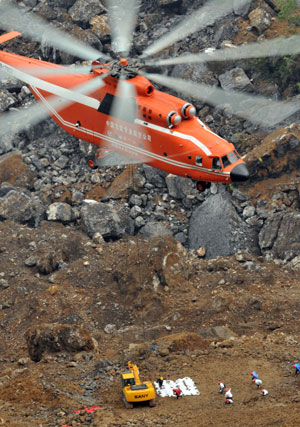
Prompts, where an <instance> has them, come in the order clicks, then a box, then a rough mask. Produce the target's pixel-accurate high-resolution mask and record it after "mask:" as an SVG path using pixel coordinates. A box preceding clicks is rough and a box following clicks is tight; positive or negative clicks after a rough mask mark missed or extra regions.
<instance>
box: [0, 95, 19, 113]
mask: <svg viewBox="0 0 300 427" xmlns="http://www.w3.org/2000/svg"><path fill="white" fill-rule="evenodd" d="M15 104H16V98H15V97H14V96H12V95H11V93H10V92H8V90H6V89H0V113H3V111H6V110H8V109H9V108H10V107H13V106H14V105H15Z"/></svg>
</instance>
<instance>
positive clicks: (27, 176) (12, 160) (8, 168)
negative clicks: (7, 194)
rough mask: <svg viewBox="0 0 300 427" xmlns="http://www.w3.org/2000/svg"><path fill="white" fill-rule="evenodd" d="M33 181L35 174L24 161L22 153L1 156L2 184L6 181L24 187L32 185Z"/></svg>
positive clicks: (0, 181) (0, 174)
mask: <svg viewBox="0 0 300 427" xmlns="http://www.w3.org/2000/svg"><path fill="white" fill-rule="evenodd" d="M0 145H1V143H0ZM33 181H34V175H33V173H32V172H31V170H30V169H29V168H28V167H27V166H26V164H25V163H24V162H23V160H22V156H21V154H20V153H16V152H14V153H7V154H5V155H3V156H1V157H0V185H1V184H2V183H4V182H5V183H8V184H11V185H13V186H15V187H21V188H24V187H31V186H32V185H33Z"/></svg>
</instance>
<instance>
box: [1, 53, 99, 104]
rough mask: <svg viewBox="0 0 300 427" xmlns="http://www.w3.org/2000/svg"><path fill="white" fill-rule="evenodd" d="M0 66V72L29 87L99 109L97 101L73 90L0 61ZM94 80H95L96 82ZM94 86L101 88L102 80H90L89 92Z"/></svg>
mask: <svg viewBox="0 0 300 427" xmlns="http://www.w3.org/2000/svg"><path fill="white" fill-rule="evenodd" d="M0 66H2V70H1V72H4V73H6V74H8V75H9V76H13V77H15V78H17V79H19V80H22V81H23V82H25V83H27V84H28V85H30V86H33V87H37V88H39V89H42V90H45V91H46V92H49V93H51V94H53V95H57V96H60V97H62V98H66V99H68V100H70V101H73V102H78V103H79V104H83V105H86V106H88V107H91V108H95V109H98V107H99V101H98V100H97V99H95V98H92V97H90V96H86V95H84V94H82V92H76V91H74V90H70V89H66V88H64V87H61V86H58V85H55V84H53V83H49V82H47V81H45V80H41V79H38V78H36V77H34V76H31V75H30V74H27V73H24V72H23V71H20V70H18V69H17V68H14V67H11V66H10V65H7V64H4V63H3V62H1V61H0ZM94 80H96V82H95V81H94ZM94 85H95V86H96V87H95V89H96V88H100V87H102V86H103V85H104V83H103V81H102V79H97V78H95V79H91V80H90V81H89V84H88V87H89V91H90V92H92V89H90V88H93V87H94ZM95 89H94V90H95Z"/></svg>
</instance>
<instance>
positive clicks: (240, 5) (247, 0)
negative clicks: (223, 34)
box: [233, 0, 252, 17]
mask: <svg viewBox="0 0 300 427" xmlns="http://www.w3.org/2000/svg"><path fill="white" fill-rule="evenodd" d="M251 3H252V0H233V10H234V13H235V14H236V15H238V16H243V17H246V16H247V15H248V12H249V9H250V6H251Z"/></svg>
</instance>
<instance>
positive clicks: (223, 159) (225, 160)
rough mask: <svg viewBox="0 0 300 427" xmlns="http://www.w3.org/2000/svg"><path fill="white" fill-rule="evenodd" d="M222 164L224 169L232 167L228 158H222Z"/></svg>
mask: <svg viewBox="0 0 300 427" xmlns="http://www.w3.org/2000/svg"><path fill="white" fill-rule="evenodd" d="M222 163H223V167H224V168H226V166H228V165H230V161H229V159H228V157H227V156H223V157H222Z"/></svg>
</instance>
